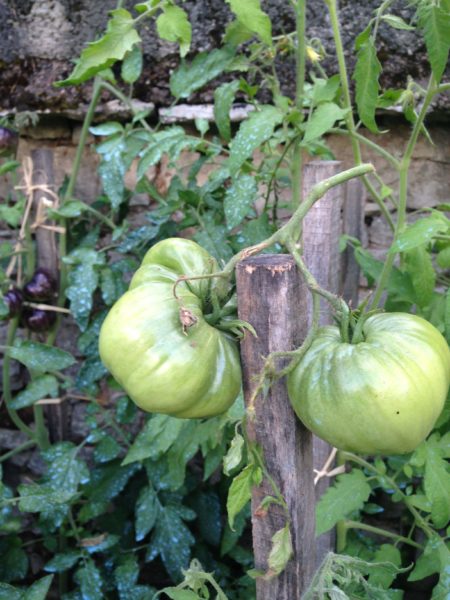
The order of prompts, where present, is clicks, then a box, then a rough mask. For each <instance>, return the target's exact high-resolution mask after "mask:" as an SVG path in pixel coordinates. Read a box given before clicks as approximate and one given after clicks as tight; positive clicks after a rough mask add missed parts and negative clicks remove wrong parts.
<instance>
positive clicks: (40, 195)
mask: <svg viewBox="0 0 450 600" xmlns="http://www.w3.org/2000/svg"><path fill="white" fill-rule="evenodd" d="M31 158H32V161H33V186H34V191H33V205H34V217H35V224H36V228H35V238H36V250H37V266H38V267H40V268H45V269H47V270H48V271H49V272H50V273H51V274H52V275H53V277H54V279H55V281H58V280H59V257H58V250H57V242H56V232H55V228H54V225H55V223H54V222H53V221H52V220H51V219H49V218H48V209H49V208H51V207H55V208H56V195H55V189H54V174H53V151H52V150H51V149H49V148H38V149H37V150H33V151H32V152H31ZM45 414H46V416H47V420H48V429H49V433H50V439H51V441H52V442H56V441H59V440H62V439H64V438H65V437H66V433H67V431H66V429H67V406H66V404H65V403H64V402H62V403H59V404H49V405H47V406H45Z"/></svg>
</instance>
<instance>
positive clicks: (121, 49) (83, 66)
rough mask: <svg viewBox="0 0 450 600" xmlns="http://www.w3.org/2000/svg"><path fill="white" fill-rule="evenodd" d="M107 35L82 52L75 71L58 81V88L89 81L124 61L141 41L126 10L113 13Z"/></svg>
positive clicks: (117, 10) (119, 9)
mask: <svg viewBox="0 0 450 600" xmlns="http://www.w3.org/2000/svg"><path fill="white" fill-rule="evenodd" d="M111 15H112V18H111V19H110V20H109V21H108V25H107V28H106V33H105V35H104V36H103V37H101V38H100V39H99V40H97V41H96V42H91V43H90V44H88V46H87V47H86V48H85V49H84V50H83V51H82V52H81V56H80V59H79V60H78V62H77V64H76V66H75V68H74V70H73V71H72V73H71V74H70V76H69V77H68V78H67V79H64V81H58V82H57V83H56V84H54V85H56V86H57V87H61V86H65V85H76V84H79V83H83V81H87V80H88V79H90V78H91V77H93V76H94V75H96V74H97V73H99V72H100V71H102V70H103V69H107V68H108V67H111V66H112V65H113V64H114V63H115V62H116V61H118V60H122V59H123V58H124V57H125V55H126V53H127V52H129V51H130V50H131V49H132V48H133V46H135V45H136V44H138V43H139V42H140V41H141V38H140V37H139V34H138V33H137V31H136V30H135V28H134V20H133V17H132V15H131V14H130V13H129V12H128V11H127V10H125V9H124V8H118V9H116V10H113V11H111Z"/></svg>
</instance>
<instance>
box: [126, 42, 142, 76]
mask: <svg viewBox="0 0 450 600" xmlns="http://www.w3.org/2000/svg"><path fill="white" fill-rule="evenodd" d="M142 63H143V57H142V50H141V49H140V47H139V46H138V45H135V46H133V47H132V48H131V50H130V51H129V52H127V53H126V54H125V58H124V59H123V62H122V66H121V69H120V76H121V77H122V79H123V80H124V81H125V83H129V84H132V83H135V82H136V81H137V80H138V79H139V77H140V75H141V72H142Z"/></svg>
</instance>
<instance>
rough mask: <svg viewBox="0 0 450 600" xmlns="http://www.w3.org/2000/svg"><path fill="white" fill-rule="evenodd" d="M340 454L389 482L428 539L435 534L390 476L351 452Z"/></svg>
mask: <svg viewBox="0 0 450 600" xmlns="http://www.w3.org/2000/svg"><path fill="white" fill-rule="evenodd" d="M342 456H343V457H344V458H345V459H346V460H351V461H352V462H354V463H356V464H358V465H360V466H361V467H364V468H365V469H367V470H368V471H371V472H372V473H375V475H376V476H377V477H378V479H379V480H383V481H386V482H387V483H388V484H389V486H390V487H391V488H392V489H393V490H394V491H395V492H396V493H397V494H398V495H399V496H400V497H401V499H402V501H403V502H404V504H405V505H406V507H407V508H408V510H409V512H410V513H411V514H412V516H413V517H414V519H415V521H416V524H417V525H418V526H419V527H420V528H421V529H422V530H423V531H424V533H425V535H426V536H427V537H428V538H429V539H432V538H434V537H435V535H436V534H435V532H434V531H433V529H431V527H430V526H429V525H428V523H427V521H426V519H424V518H423V517H422V515H421V514H420V513H419V511H418V510H417V509H416V507H415V506H414V505H413V504H412V502H411V499H410V498H409V497H408V496H407V495H406V494H404V493H403V491H402V490H401V489H400V487H399V486H398V485H397V483H396V481H395V480H394V479H392V477H389V476H388V475H386V473H380V471H378V469H377V468H376V467H375V466H374V465H373V464H371V463H369V462H367V461H366V460H364V459H363V458H361V457H360V456H358V455H356V454H352V453H351V452H342Z"/></svg>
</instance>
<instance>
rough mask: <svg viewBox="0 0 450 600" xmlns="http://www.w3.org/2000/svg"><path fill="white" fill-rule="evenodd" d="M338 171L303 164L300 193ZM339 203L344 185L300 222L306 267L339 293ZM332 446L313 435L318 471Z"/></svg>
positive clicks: (332, 165)
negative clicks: (301, 190)
mask: <svg viewBox="0 0 450 600" xmlns="http://www.w3.org/2000/svg"><path fill="white" fill-rule="evenodd" d="M340 171H341V163H340V162H338V161H326V162H325V161H314V162H311V163H308V164H306V165H305V167H304V172H303V193H304V195H306V194H307V193H308V192H309V191H311V188H312V187H313V186H314V185H315V184H316V183H319V182H320V181H323V180H324V179H326V178H327V177H331V176H332V175H336V174H337V173H339V172H340ZM342 204H343V187H342V186H338V187H334V188H331V189H330V190H329V191H328V192H327V193H326V194H325V195H324V196H323V197H322V198H321V199H320V200H319V201H318V202H316V204H315V205H314V206H313V208H312V209H311V210H310V211H309V212H308V214H307V215H306V217H305V219H304V221H303V234H302V244H303V257H304V260H305V263H306V265H307V267H308V269H309V270H310V271H311V273H312V274H313V275H314V277H315V278H316V280H317V281H318V283H319V284H320V285H321V286H322V287H324V288H326V289H327V290H329V291H330V292H334V293H339V286H340V266H341V265H340V255H339V236H340V235H341V233H342V216H341V212H342ZM311 315H312V304H311V298H309V299H308V323H311ZM331 322H332V312H331V309H330V305H329V304H328V303H327V302H326V300H324V299H321V301H320V324H321V325H328V324H330V323H331ZM330 452H331V446H330V445H329V444H327V443H326V442H324V441H322V440H321V439H319V438H317V437H315V436H314V439H313V454H314V459H313V463H314V468H315V469H317V470H320V469H321V468H322V467H323V465H324V464H325V462H326V460H327V458H328V456H329V454H330ZM329 484H330V482H329V480H328V478H326V477H324V478H322V479H320V480H319V482H318V484H317V485H316V499H317V500H318V499H319V498H320V497H321V496H322V494H323V493H324V492H325V491H326V490H327V488H328V486H329ZM334 544H335V534H334V531H329V532H327V533H324V534H323V535H321V536H320V537H319V538H318V539H317V540H316V566H319V565H320V563H321V562H322V560H323V558H324V557H325V555H326V554H327V553H328V552H329V551H330V550H333V549H334Z"/></svg>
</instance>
